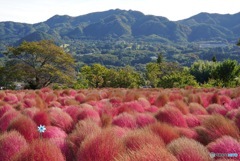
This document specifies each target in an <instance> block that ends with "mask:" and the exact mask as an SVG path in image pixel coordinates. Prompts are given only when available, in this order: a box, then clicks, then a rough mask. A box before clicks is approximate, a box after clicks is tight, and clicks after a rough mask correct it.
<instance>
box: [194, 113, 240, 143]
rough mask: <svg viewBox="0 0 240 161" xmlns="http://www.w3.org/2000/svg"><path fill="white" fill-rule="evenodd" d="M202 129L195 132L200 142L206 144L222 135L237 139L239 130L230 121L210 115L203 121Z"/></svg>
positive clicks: (219, 116)
mask: <svg viewBox="0 0 240 161" xmlns="http://www.w3.org/2000/svg"><path fill="white" fill-rule="evenodd" d="M202 126H203V127H204V128H203V129H200V130H197V133H198V136H199V138H200V141H201V142H202V143H203V144H208V143H210V142H212V141H214V140H216V139H218V138H220V137H222V136H224V135H229V136H232V137H233V138H236V139H239V138H240V137H239V130H238V128H237V126H236V125H235V124H234V123H233V122H231V120H229V119H227V118H225V117H223V116H221V115H212V116H210V117H209V118H207V119H205V120H204V121H203V124H202Z"/></svg>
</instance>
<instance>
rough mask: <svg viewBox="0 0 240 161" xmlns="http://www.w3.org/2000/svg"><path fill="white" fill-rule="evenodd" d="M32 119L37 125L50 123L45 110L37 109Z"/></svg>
mask: <svg viewBox="0 0 240 161" xmlns="http://www.w3.org/2000/svg"><path fill="white" fill-rule="evenodd" d="M33 121H34V122H35V123H36V124H37V126H39V125H45V126H49V125H50V124H51V122H50V118H49V115H48V113H47V112H45V111H39V112H37V113H36V114H35V115H34V116H33Z"/></svg>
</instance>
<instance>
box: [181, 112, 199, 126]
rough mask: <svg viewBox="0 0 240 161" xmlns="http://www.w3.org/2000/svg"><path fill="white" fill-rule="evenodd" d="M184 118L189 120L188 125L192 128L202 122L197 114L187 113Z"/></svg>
mask: <svg viewBox="0 0 240 161" xmlns="http://www.w3.org/2000/svg"><path fill="white" fill-rule="evenodd" d="M184 118H185V120H186V122H187V125H188V127H190V128H191V127H196V126H199V125H200V124H201V123H200V120H199V119H198V118H197V117H196V116H195V115H192V114H188V115H185V116H184Z"/></svg>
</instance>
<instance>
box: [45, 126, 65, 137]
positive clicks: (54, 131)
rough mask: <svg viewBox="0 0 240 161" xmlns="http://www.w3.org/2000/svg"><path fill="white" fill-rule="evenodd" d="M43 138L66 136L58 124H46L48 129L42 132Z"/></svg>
mask: <svg viewBox="0 0 240 161" xmlns="http://www.w3.org/2000/svg"><path fill="white" fill-rule="evenodd" d="M42 137H43V138H66V137H67V134H66V133H65V131H63V130H62V129H60V128H59V127H56V126H46V131H45V132H44V133H42Z"/></svg>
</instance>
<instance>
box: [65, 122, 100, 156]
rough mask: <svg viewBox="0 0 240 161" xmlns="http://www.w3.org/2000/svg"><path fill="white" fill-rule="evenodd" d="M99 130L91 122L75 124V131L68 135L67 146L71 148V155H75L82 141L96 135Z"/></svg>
mask: <svg viewBox="0 0 240 161" xmlns="http://www.w3.org/2000/svg"><path fill="white" fill-rule="evenodd" d="M100 132H101V128H100V127H99V126H98V125H97V124H96V123H95V122H93V121H92V120H89V119H88V120H82V121H79V122H78V123H77V124H76V127H75V129H74V130H73V132H72V133H71V134H69V135H68V137H67V140H68V145H69V146H70V147H71V149H72V152H73V154H76V153H77V151H78V149H79V148H80V145H81V143H82V142H83V140H84V139H85V138H86V137H87V136H90V135H97V134H99V133H100Z"/></svg>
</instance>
